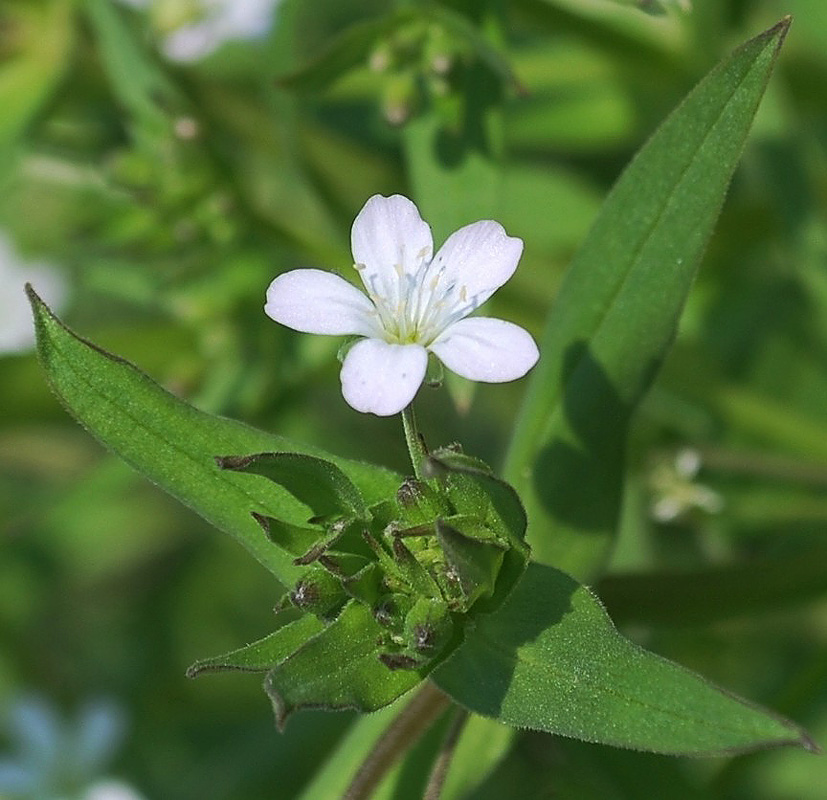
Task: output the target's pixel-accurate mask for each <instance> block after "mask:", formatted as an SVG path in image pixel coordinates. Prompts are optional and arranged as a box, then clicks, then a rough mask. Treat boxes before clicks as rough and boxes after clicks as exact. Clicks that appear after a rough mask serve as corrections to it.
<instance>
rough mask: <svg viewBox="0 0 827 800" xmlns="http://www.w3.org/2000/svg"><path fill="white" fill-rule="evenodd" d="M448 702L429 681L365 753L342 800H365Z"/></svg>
mask: <svg viewBox="0 0 827 800" xmlns="http://www.w3.org/2000/svg"><path fill="white" fill-rule="evenodd" d="M450 705H451V701H450V700H449V699H448V697H446V695H444V694H443V693H442V692H441V691H439V689H437V687H436V686H435V685H434V684H433V683H431V682H430V681H426V682H425V683H424V684H423V686H422V688H421V689H420V690H419V692H417V694H415V695H414V697H413V699H412V700H411V702H410V703H408V705H407V706H406V707H405V708H404V709H402V711H401V712H400V713H399V715H398V716H397V717H396V719H394V721H393V722H391V724H390V725H389V726H388V728H387V730H386V731H385V733H384V735H383V736H382V738H381V739H380V740H379V741H378V742H377V743H376V745H375V746H374V748H373V750H371V752H370V753H368V756H367V758H366V759H365V761H364V762H363V763H362V766H361V767H360V768H359V771H358V772H357V773H356V775H355V777H354V778H353V780H352V781H351V783H350V786H348V788H347V791H346V792H345V794H344V796H343V798H342V800H366V798H368V797H370V795H371V794H372V793H373V790H374V789H375V788H376V787H377V786H378V785H379V783H380V782H381V780H382V778H384V777H385V775H386V774H387V772H388V770H389V769H390V768H391V767H392V766H393V765H394V763H395V762H396V761H397V760H398V759H399V758H400V757H401V756H402V754H403V753H405V752H406V751H407V750H409V749H410V748H411V747H412V746H413V745H414V744H415V743H416V741H417V739H419V737H420V736H421V735H422V734H423V733H424V732H425V731H426V730H427V729H428V728H429V727H430V726H431V724H432V723H433V722H434V721H435V720H436V719H437V717H439V715H440V714H442V712H443V711H445V709H447V708H448V707H449V706H450Z"/></svg>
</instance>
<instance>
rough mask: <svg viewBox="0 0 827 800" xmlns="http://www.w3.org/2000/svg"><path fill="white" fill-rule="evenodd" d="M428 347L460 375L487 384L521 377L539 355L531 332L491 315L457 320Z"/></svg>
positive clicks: (535, 361)
mask: <svg viewBox="0 0 827 800" xmlns="http://www.w3.org/2000/svg"><path fill="white" fill-rule="evenodd" d="M428 349H429V350H431V351H432V352H433V353H434V354H435V355H436V356H437V357H438V358H439V360H440V361H442V363H443V364H445V366H446V367H448V369H450V370H451V371H452V372H456V373H457V375H461V376H462V377H463V378H468V379H470V380H472V381H484V382H486V383H504V382H505V381H513V380H516V379H517V378H522V377H523V375H525V374H526V372H528V371H529V370H530V369H531V368H532V367H533V366H534V365H535V364H536V363H537V359H538V358H539V357H540V351H539V350H538V349H537V345H536V344H535V342H534V339H533V338H532V337H531V334H530V333H529V332H528V331H526V330H524V329H523V328H521V327H520V326H519V325H515V324H514V323H512V322H506V321H505V320H502V319H493V318H491V317H470V318H468V319H463V320H460V321H459V322H455V323H454V324H453V325H451V326H450V327H449V328H447V329H446V330H445V331H444V332H443V333H442V334H441V335H440V336H439V338H438V339H437V340H436V341H435V342H434V343H433V344H432V345H431V346H430V347H429V348H428Z"/></svg>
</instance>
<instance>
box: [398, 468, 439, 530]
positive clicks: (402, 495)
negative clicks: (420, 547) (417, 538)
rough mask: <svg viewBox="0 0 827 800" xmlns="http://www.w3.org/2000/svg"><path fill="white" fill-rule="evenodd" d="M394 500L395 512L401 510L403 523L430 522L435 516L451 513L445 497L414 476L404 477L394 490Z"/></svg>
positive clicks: (418, 523)
mask: <svg viewBox="0 0 827 800" xmlns="http://www.w3.org/2000/svg"><path fill="white" fill-rule="evenodd" d="M396 500H397V502H398V504H399V505H398V508H397V509H396V510H397V513H400V512H401V515H402V517H403V519H404V521H405V523H406V524H408V525H411V526H413V525H422V524H427V523H431V522H433V521H434V519H435V518H436V517H438V516H445V515H446V514H450V513H451V510H450V507H449V505H448V503H447V502H446V499H445V498H444V497H441V496H440V494H439V493H438V492H437V491H435V490H434V489H433V488H432V487H431V486H429V485H428V484H427V483H425V481H420V480H417V479H416V478H405V480H404V481H403V482H402V485H401V486H400V487H399V489H398V490H397V492H396ZM397 518H398V517H397Z"/></svg>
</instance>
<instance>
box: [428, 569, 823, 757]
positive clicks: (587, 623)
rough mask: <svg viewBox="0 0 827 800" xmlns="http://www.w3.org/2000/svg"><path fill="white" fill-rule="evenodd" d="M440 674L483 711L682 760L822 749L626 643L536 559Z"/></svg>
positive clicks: (593, 606) (574, 587)
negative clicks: (759, 751)
mask: <svg viewBox="0 0 827 800" xmlns="http://www.w3.org/2000/svg"><path fill="white" fill-rule="evenodd" d="M432 677H433V680H434V681H435V682H436V683H437V685H438V686H440V688H442V689H443V690H444V691H445V692H447V693H448V694H449V695H450V696H451V697H452V698H453V699H454V700H455V701H456V702H458V703H459V704H460V705H463V706H465V707H466V708H468V709H470V710H471V711H475V712H476V713H478V714H483V715H485V716H488V717H493V718H495V719H498V720H500V721H501V722H504V723H507V724H509V725H514V726H517V727H521V728H533V729H535V730H542V731H547V732H549V733H555V734H560V735H562V736H568V737H571V738H575V739H583V740H585V741H589V742H600V743H603V744H611V745H615V746H620V747H629V748H633V749H638V750H648V751H651V752H655V753H667V754H676V755H677V754H684V755H713V754H723V753H737V752H745V751H749V750H754V749H757V748H761V747H770V746H775V745H784V744H795V745H801V746H803V747H805V748H807V749H810V750H816V749H817V747H816V745H815V744H814V743H813V742H812V741H811V740H810V738H809V737H808V736H807V734H806V733H805V732H804V731H803V730H801V729H800V728H798V727H797V726H796V725H795V724H794V723H792V722H789V721H787V720H784V719H782V718H780V717H777V716H775V715H773V714H771V713H770V712H768V711H764V710H762V709H760V708H758V707H756V706H753V705H751V704H749V703H747V702H746V701H744V700H741V699H739V698H737V697H735V696H733V695H731V694H729V693H727V692H725V691H724V690H722V689H719V688H718V687H716V686H714V685H712V684H711V683H709V682H707V681H706V680H704V679H703V678H701V677H700V676H698V675H695V674H693V673H691V672H689V671H688V670H686V669H684V668H683V667H680V666H678V665H677V664H673V663H671V662H669V661H666V660H665V659H663V658H661V657H659V656H656V655H654V654H652V653H648V652H647V651H645V650H643V649H641V648H640V647H638V646H637V645H634V644H632V643H631V642H629V641H628V640H626V639H624V638H623V637H622V636H620V634H619V633H618V632H617V630H616V629H615V628H614V626H613V625H612V622H611V620H610V619H609V617H608V616H607V614H606V612H605V611H604V610H603V607H602V606H601V605H600V603H599V601H598V600H597V598H596V597H595V596H594V595H593V594H591V592H589V591H588V590H587V589H586V588H584V587H583V586H580V585H579V584H578V583H577V582H576V581H574V580H573V579H572V578H570V577H569V576H568V575H566V574H564V573H562V572H559V571H557V570H555V569H554V568H552V567H546V566H542V565H540V564H531V565H530V566H529V568H528V570H527V571H526V573H525V576H524V578H523V580H522V581H520V583H519V584H518V585H517V586H516V588H515V589H514V591H513V592H512V594H511V595H510V596H509V597H508V598H507V599H506V601H505V603H503V605H502V606H501V607H500V608H499V609H498V610H497V611H495V612H494V613H492V614H489V615H481V616H479V617H478V618H477V619H476V621H475V626H474V629H473V630H472V631H469V632H468V633H467V635H466V640H465V642H464V644H462V645H461V646H460V647H459V648H458V649H457V650H456V651H455V653H454V654H453V655H452V656H451V657H449V659H448V660H447V661H446V662H445V663H444V664H442V665H441V666H440V667H439V668H438V669H437V670H435V672H434V673H433V676H432Z"/></svg>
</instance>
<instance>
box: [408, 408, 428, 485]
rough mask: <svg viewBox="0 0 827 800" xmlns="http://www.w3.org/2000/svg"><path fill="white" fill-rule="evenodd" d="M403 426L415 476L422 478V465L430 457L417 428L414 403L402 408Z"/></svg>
mask: <svg viewBox="0 0 827 800" xmlns="http://www.w3.org/2000/svg"><path fill="white" fill-rule="evenodd" d="M402 426H403V427H404V429H405V443H406V444H407V445H408V453H409V454H410V457H411V466H412V467H413V473H414V477H416V478H420V479H421V478H422V465H423V463H424V462H425V459H426V458H427V457H428V448H427V447H426V446H425V440H424V439H423V438H422V434H421V433H420V432H419V429H418V428H417V425H416V414H415V413H414V408H413V403H411V404H410V405H408V406H405V408H403V409H402Z"/></svg>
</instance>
